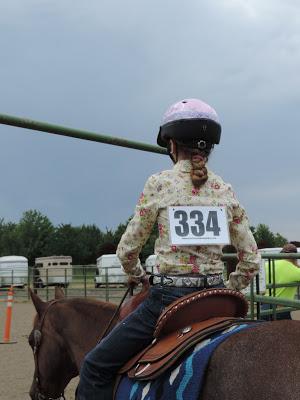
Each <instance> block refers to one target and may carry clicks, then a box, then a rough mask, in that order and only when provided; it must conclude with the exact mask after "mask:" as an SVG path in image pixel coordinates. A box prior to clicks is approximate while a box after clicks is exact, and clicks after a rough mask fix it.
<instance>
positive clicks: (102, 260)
mask: <svg viewBox="0 0 300 400" xmlns="http://www.w3.org/2000/svg"><path fill="white" fill-rule="evenodd" d="M94 281H95V287H96V288H98V287H100V286H103V285H106V284H109V285H125V284H126V283H127V275H126V273H125V272H124V270H123V267H122V265H121V262H120V260H119V258H118V256H117V255H116V254H103V255H102V256H100V257H98V258H97V268H96V276H95V278H94Z"/></svg>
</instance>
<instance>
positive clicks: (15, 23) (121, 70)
mask: <svg viewBox="0 0 300 400" xmlns="http://www.w3.org/2000/svg"><path fill="white" fill-rule="evenodd" d="M0 48H1V61H0V82H1V96H0V113H3V114H10V115H15V116H19V117H27V118H32V119H36V120H40V121H46V122H50V123H54V124H59V125H65V126H68V127H74V128H81V129H87V130H90V131H95V132H98V133H101V134H107V135H113V136H119V137H124V138H127V139H131V140H138V141H142V142H147V143H150V144H156V136H157V131H158V128H159V124H160V121H161V117H162V114H163V113H164V111H165V110H166V109H167V107H168V106H169V105H170V104H172V103H174V102H175V101H177V100H180V99H183V98H189V97H196V98H200V99H202V100H204V101H206V102H208V103H209V104H211V105H212V106H213V107H214V108H215V109H216V110H217V112H218V114H219V117H220V120H221V123H222V128H223V131H222V138H221V143H220V145H219V146H216V148H215V150H214V153H213V155H212V156H211V159H210V161H209V167H210V168H211V169H212V170H214V172H216V173H217V174H219V175H221V176H222V177H223V179H224V180H225V181H226V182H230V183H231V184H232V186H233V188H234V190H235V192H236V193H237V197H238V198H239V200H240V202H241V204H242V205H243V206H244V207H245V208H246V210H247V213H248V216H249V218H250V222H251V224H252V225H257V224H258V223H265V224H267V225H269V227H270V228H271V230H272V231H273V232H279V233H281V234H282V235H284V236H286V237H287V238H288V239H289V240H300V227H299V194H300V185H299V176H298V174H299V162H298V158H299V147H300V146H299V145H300V135H299V125H300V112H299V104H300V90H299V89H300V85H299V84H300V3H299V1H297V0H294V1H293V0H285V1H282V0H281V1H279V0H263V1H262V0H248V1H247V0H244V1H243V0H201V1H200V0H187V1H185V2H183V1H178V0H164V1H158V0H151V1H146V0H144V1H143V0H131V1H129V0H119V1H114V0H109V1H106V0H100V1H99V0H88V1H85V2H83V1H77V0H26V1H23V0H2V1H1V3H0ZM0 148H1V157H0V174H1V175H0V176H1V194H0V217H3V218H4V219H5V221H16V222H17V221H18V220H19V219H20V218H21V216H22V213H23V212H24V211H26V210H29V209H37V210H39V211H41V212H42V213H43V214H45V215H47V216H48V217H49V218H50V220H51V221H52V222H53V223H54V224H55V225H58V224H60V223H71V224H72V225H81V224H94V223H95V224H96V225H98V226H99V227H100V228H101V229H103V230H105V228H106V227H107V228H112V229H114V228H115V227H116V226H117V225H118V224H119V223H120V222H125V221H126V220H127V218H128V217H129V216H130V215H131V214H132V212H133V210H134V207H135V204H136V201H137V199H138V197H139V194H140V192H141V191H142V189H143V186H144V182H145V180H146V179H147V177H148V176H149V175H150V174H152V173H155V172H158V171H159V170H162V169H166V168H169V167H170V166H171V162H170V160H169V158H168V157H167V156H164V155H158V154H151V153H146V152H141V151H137V150H130V149H125V148H121V147H115V146H110V145H105V144H100V143H93V142H88V141H83V140H78V139H71V138H66V137H61V136H56V135H50V134H47V133H38V132H34V131H29V130H24V129H21V128H14V127H9V126H4V125H0Z"/></svg>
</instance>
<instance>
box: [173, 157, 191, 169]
mask: <svg viewBox="0 0 300 400" xmlns="http://www.w3.org/2000/svg"><path fill="white" fill-rule="evenodd" d="M173 169H174V170H175V171H180V172H191V170H192V163H191V161H190V160H181V161H178V162H177V163H176V164H175V165H174V167H173Z"/></svg>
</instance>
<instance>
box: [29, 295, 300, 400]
mask: <svg viewBox="0 0 300 400" xmlns="http://www.w3.org/2000/svg"><path fill="white" fill-rule="evenodd" d="M31 297H32V301H33V303H34V306H35V309H36V311H37V315H36V317H35V320H34V327H33V330H32V332H31V334H30V336H29V343H30V345H31V347H32V349H33V351H34V353H35V354H34V358H35V371H34V379H33V383H32V386H31V390H30V396H31V398H32V399H35V400H50V399H52V400H58V399H63V398H64V397H63V392H64V389H65V387H66V386H67V384H68V382H69V381H70V380H71V379H72V378H73V377H75V376H76V375H78V372H79V368H80V364H81V362H82V360H83V357H84V355H85V354H86V353H87V352H88V351H89V350H90V349H92V348H93V347H94V346H95V344H96V343H97V341H98V339H99V337H101V335H102V334H103V332H104V331H105V327H106V326H107V324H108V322H109V321H110V320H111V317H112V315H113V314H114V311H115V310H116V306H115V305H113V304H111V303H106V302H100V301H96V300H88V299H79V298H77V299H68V298H63V294H62V293H58V291H57V292H56V300H52V301H50V302H44V301H42V300H41V299H40V298H39V297H38V296H37V295H35V294H34V293H31ZM38 332H40V333H38ZM299 396H300V321H275V322H266V323H263V324H258V326H256V327H254V328H252V329H246V330H244V331H241V332H239V333H236V334H234V335H232V336H231V337H230V338H229V339H227V340H226V341H224V342H223V343H221V344H220V346H219V347H218V348H217V349H216V350H215V352H214V354H213V356H212V357H211V360H210V362H209V365H208V368H207V372H206V378H205V384H204V387H203V390H202V394H201V400H257V399H260V400H270V399H272V400H282V399H288V400H296V399H297V400H298V399H299ZM99 400H100V399H99Z"/></svg>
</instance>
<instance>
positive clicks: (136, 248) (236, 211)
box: [117, 160, 260, 290]
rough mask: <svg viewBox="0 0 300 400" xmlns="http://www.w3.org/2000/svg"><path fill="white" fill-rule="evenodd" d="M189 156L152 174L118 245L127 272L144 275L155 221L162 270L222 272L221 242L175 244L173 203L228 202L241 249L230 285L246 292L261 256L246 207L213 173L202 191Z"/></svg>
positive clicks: (234, 238) (233, 231)
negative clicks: (146, 247) (145, 247)
mask: <svg viewBox="0 0 300 400" xmlns="http://www.w3.org/2000/svg"><path fill="white" fill-rule="evenodd" d="M191 168H192V165H191V162H190V161H189V160H181V161H179V162H177V163H176V164H175V165H174V167H173V169H172V170H167V171H162V172H160V173H158V174H155V175H152V176H151V177H150V178H149V179H148V181H147V182H146V185H145V188H144V191H143V193H142V194H141V197H140V199H139V202H138V204H137V206H136V210H135V214H134V216H133V218H132V219H131V221H130V222H129V224H128V226H127V229H126V231H125V233H124V234H123V236H122V238H121V240H120V243H119V245H118V249H117V255H118V257H119V259H120V261H121V264H122V266H123V269H124V271H125V272H126V273H127V274H128V275H130V276H133V277H141V276H143V275H144V271H143V268H142V266H141V263H140V260H139V254H140V251H141V249H142V247H143V245H144V244H145V243H146V241H147V239H148V237H149V235H150V233H151V231H152V228H153V225H154V224H155V223H157V224H158V231H159V237H158V238H157V240H156V242H155V254H157V261H156V262H157V267H158V270H159V272H160V273H162V274H167V275H168V274H169V275H174V274H190V273H195V274H217V273H222V272H223V269H224V263H223V261H222V260H221V257H222V254H223V253H222V246H221V245H201V246H172V245H171V244H170V239H169V218H168V207H169V206H180V205H186V206H199V205H200V206H223V207H224V206H226V209H227V219H228V226H229V232H230V238H231V244H233V245H234V246H235V247H236V249H237V252H238V259H239V262H238V264H237V267H236V271H235V272H233V273H231V274H230V277H229V281H228V282H227V283H226V286H227V287H229V288H231V289H236V290H241V289H243V288H245V287H246V286H248V284H249V282H250V279H251V278H252V277H253V276H254V275H255V274H256V273H257V272H258V270H259V265H260V256H259V254H258V252H257V246H256V243H255V240H254V237H253V235H252V232H251V230H250V227H249V222H248V218H247V216H246V213H245V210H244V209H243V207H242V206H241V205H240V204H239V202H238V200H237V199H236V197H235V195H234V193H233V190H232V188H231V186H230V185H229V184H226V183H224V181H223V180H222V179H221V178H220V177H219V176H217V175H215V174H214V173H213V172H212V171H208V179H207V181H206V182H205V184H204V185H202V186H201V187H200V188H199V189H197V188H195V187H194V186H193V184H192V181H191V176H190V171H191Z"/></svg>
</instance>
